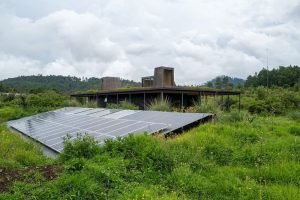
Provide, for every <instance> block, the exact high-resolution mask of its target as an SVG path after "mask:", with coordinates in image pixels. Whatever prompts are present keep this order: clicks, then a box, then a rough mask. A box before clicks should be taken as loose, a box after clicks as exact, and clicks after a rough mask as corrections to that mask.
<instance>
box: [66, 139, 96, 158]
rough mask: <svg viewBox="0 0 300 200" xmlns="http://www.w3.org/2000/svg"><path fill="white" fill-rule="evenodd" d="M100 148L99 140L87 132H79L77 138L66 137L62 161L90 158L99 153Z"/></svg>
mask: <svg viewBox="0 0 300 200" xmlns="http://www.w3.org/2000/svg"><path fill="white" fill-rule="evenodd" d="M98 150H99V146H98V141H96V140H95V139H94V138H93V137H91V136H89V135H87V134H85V135H81V134H78V135H77V138H75V139H73V138H71V137H70V136H67V137H65V138H64V150H63V152H62V153H61V154H60V159H61V160H62V161H67V160H70V159H72V158H86V159H90V158H92V157H94V156H95V155H96V154H97V152H98Z"/></svg>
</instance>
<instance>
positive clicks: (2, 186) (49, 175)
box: [0, 164, 64, 193]
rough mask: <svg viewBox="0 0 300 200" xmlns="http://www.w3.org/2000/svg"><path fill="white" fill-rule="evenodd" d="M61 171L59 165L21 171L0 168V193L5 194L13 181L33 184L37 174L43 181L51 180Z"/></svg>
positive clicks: (61, 168) (27, 168)
mask: <svg viewBox="0 0 300 200" xmlns="http://www.w3.org/2000/svg"><path fill="white" fill-rule="evenodd" d="M63 169H64V167H63V165H60V164H56V165H44V166H37V167H25V168H21V169H10V168H0V193H2V192H5V191H6V190H7V189H8V188H9V187H10V186H11V185H12V184H13V182H14V181H24V182H29V183H34V182H35V180H36V177H35V175H36V174H37V173H39V174H41V175H42V176H43V177H44V180H45V181H50V180H53V179H55V178H56V177H57V176H58V175H59V174H60V173H61V172H62V171H63Z"/></svg>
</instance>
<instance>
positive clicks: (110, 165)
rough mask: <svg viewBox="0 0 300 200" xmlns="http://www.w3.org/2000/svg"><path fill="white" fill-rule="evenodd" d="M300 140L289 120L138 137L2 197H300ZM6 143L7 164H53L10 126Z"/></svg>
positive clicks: (110, 145) (109, 145) (0, 143)
mask: <svg viewBox="0 0 300 200" xmlns="http://www.w3.org/2000/svg"><path fill="white" fill-rule="evenodd" d="M227 119H230V118H227ZM299 136H300V125H299V124H298V123H297V122H296V121H292V120H289V119H287V118H284V117H274V118H270V117H249V118H247V119H244V120H243V121H240V122H230V120H226V121H223V122H222V121H221V122H218V123H217V124H206V125H204V126H200V127H198V128H195V129H193V130H191V131H189V132H187V133H185V134H183V135H180V136H177V137H176V138H174V139H168V140H165V139H162V138H159V137H151V136H146V135H140V136H130V137H127V138H125V139H122V140H119V141H114V142H108V143H107V144H106V145H104V146H103V147H101V148H100V149H99V150H98V151H99V153H98V154H97V155H96V156H95V157H93V158H92V159H88V160H86V159H73V160H71V161H66V162H65V165H66V166H67V169H68V170H67V171H66V172H65V173H64V174H63V175H62V176H61V177H60V178H58V179H57V180H54V181H50V182H48V183H44V182H42V183H36V184H22V183H16V184H15V185H14V187H13V188H11V190H10V191H9V193H6V194H2V195H0V199H57V198H60V199H82V198H84V199H106V198H108V199H116V198H117V199H150V198H151V199H157V198H161V199H198V198H204V199H297V198H299V196H300V190H299V187H300V138H299ZM0 138H1V139H0V147H1V151H0V152H1V158H4V157H3V156H4V155H5V156H6V157H5V159H2V161H1V165H2V166H3V165H7V166H26V165H31V164H32V165H35V164H41V163H46V162H47V160H46V159H45V158H44V157H43V156H42V155H41V153H40V151H38V150H36V149H35V148H33V145H31V144H28V143H27V142H24V141H23V140H21V139H20V138H19V137H18V136H12V135H11V133H9V132H8V131H7V130H5V128H3V126H2V127H1V135H0ZM6 138H7V139H6ZM3 144H5V146H3ZM16 144H17V145H16ZM10 145H12V147H13V149H14V150H13V151H10V154H3V152H4V150H5V149H8V148H7V147H8V146H10ZM9 149H11V146H10V147H9ZM23 151H24V152H27V153H25V154H22V153H19V156H16V155H18V152H23ZM23 155H25V157H23ZM18 157H19V158H18ZM20 158H21V159H20ZM24 160H25V161H24ZM37 186H38V187H37Z"/></svg>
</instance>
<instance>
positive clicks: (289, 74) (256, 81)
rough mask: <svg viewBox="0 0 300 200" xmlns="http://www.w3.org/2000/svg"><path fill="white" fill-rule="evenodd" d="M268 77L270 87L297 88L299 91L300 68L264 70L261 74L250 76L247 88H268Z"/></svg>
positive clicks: (246, 84) (246, 83)
mask: <svg viewBox="0 0 300 200" xmlns="http://www.w3.org/2000/svg"><path fill="white" fill-rule="evenodd" d="M267 75H268V85H269V86H280V87H294V86H297V87H298V89H299V86H300V85H299V84H300V67H298V66H289V67H282V66H280V67H279V68H277V69H272V70H269V71H267V70H266V69H262V70H261V71H260V72H259V73H255V75H254V76H248V78H247V80H246V82H245V86H246V87H249V86H252V87H257V86H267Z"/></svg>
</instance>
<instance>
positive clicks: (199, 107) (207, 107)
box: [187, 102, 222, 115]
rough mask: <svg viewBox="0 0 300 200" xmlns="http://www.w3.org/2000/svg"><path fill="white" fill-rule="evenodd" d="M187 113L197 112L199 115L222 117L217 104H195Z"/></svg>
mask: <svg viewBox="0 0 300 200" xmlns="http://www.w3.org/2000/svg"><path fill="white" fill-rule="evenodd" d="M187 112H197V113H214V114H217V115H221V113H222V111H221V108H220V107H219V106H218V104H217V103H215V102H201V103H200V102H194V105H193V106H192V107H189V108H188V109H187Z"/></svg>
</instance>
